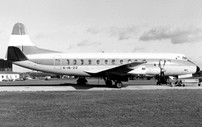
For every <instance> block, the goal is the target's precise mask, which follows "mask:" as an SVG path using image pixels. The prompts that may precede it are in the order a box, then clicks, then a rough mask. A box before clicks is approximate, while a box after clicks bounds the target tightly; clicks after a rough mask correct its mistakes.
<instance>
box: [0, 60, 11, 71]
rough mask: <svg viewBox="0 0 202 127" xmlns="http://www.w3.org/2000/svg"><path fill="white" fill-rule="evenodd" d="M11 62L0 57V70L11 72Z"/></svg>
mask: <svg viewBox="0 0 202 127" xmlns="http://www.w3.org/2000/svg"><path fill="white" fill-rule="evenodd" d="M12 70H13V68H12V63H11V62H8V61H6V60H3V59H0V71H3V72H4V71H5V72H12Z"/></svg>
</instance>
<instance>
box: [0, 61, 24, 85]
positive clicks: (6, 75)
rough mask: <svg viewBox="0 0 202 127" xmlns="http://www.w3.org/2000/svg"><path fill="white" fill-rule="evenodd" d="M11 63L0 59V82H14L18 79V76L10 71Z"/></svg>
mask: <svg viewBox="0 0 202 127" xmlns="http://www.w3.org/2000/svg"><path fill="white" fill-rule="evenodd" d="M12 70H13V69H12V63H11V62H8V61H6V60H3V59H0V81H14V80H16V79H18V78H20V74H18V73H14V72H13V71H12Z"/></svg>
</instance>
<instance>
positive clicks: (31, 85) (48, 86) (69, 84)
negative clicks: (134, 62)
mask: <svg viewBox="0 0 202 127" xmlns="http://www.w3.org/2000/svg"><path fill="white" fill-rule="evenodd" d="M88 82H89V83H88V85H86V86H81V85H76V80H75V79H68V80H67V79H62V80H61V79H57V80H56V79H53V80H49V81H45V80H38V79H37V80H26V81H14V82H1V83H0V91H33V92H34V91H103V90H105V91H106V90H160V89H164V90H166V89H202V87H200V86H197V85H188V86H185V87H180V86H178V87H177V86H175V87H171V86H168V85H161V86H157V85H155V81H154V80H132V81H129V82H124V83H123V84H124V87H122V88H120V89H118V88H109V87H107V86H105V85H104V81H103V80H98V79H89V80H88Z"/></svg>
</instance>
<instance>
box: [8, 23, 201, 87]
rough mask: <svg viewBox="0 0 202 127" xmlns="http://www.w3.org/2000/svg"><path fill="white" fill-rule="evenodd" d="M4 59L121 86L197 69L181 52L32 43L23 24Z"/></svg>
mask: <svg viewBox="0 0 202 127" xmlns="http://www.w3.org/2000/svg"><path fill="white" fill-rule="evenodd" d="M7 60H9V61H12V62H13V64H16V65H18V66H21V67H25V68H28V69H32V70H37V71H42V72H48V73H55V74H61V75H70V76H77V77H79V78H78V80H77V83H83V84H85V83H86V81H87V80H86V79H85V77H102V78H103V79H104V80H105V83H106V85H107V86H112V85H113V86H115V87H117V88H121V87H122V86H123V84H122V82H123V81H128V77H130V76H136V75H140V74H142V75H146V76H158V77H161V78H158V79H157V84H161V83H163V82H164V81H162V79H163V78H162V77H169V76H173V77H179V76H191V75H192V74H193V73H196V72H198V71H199V70H200V68H199V67H198V66H197V65H196V64H194V63H193V62H191V61H190V60H188V59H187V57H186V56H185V55H183V54H174V53H62V52H58V51H52V50H47V49H42V48H38V47H37V46H35V45H34V44H33V43H32V42H31V40H30V38H29V36H28V33H27V31H26V28H25V26H24V25H23V24H22V23H17V24H15V25H14V27H13V31H12V35H11V37H10V41H9V44H8V50H7Z"/></svg>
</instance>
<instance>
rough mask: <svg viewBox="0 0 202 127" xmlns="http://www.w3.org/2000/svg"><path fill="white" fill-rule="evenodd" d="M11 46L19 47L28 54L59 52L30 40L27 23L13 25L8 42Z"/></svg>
mask: <svg viewBox="0 0 202 127" xmlns="http://www.w3.org/2000/svg"><path fill="white" fill-rule="evenodd" d="M11 46H13V47H18V48H19V49H21V51H22V52H23V53H24V54H26V55H31V54H42V53H55V52H57V51H52V50H47V49H41V48H38V47H36V46H35V45H34V44H33V43H32V41H31V40H30V38H29V35H28V33H27V30H26V28H25V25H24V24H22V23H16V24H15V25H14V27H13V31H12V34H11V37H10V41H9V44H8V47H11Z"/></svg>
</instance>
